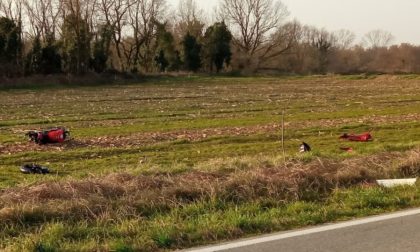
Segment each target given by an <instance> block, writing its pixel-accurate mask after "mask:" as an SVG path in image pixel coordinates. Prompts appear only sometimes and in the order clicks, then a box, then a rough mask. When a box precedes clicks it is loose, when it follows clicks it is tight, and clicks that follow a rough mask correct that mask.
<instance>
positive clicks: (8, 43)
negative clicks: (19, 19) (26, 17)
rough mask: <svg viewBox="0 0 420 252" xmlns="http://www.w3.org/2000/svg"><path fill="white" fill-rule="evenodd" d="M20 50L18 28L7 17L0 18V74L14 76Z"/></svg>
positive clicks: (16, 71)
mask: <svg viewBox="0 0 420 252" xmlns="http://www.w3.org/2000/svg"><path fill="white" fill-rule="evenodd" d="M21 51H22V41H21V37H20V28H19V27H18V26H17V25H16V23H15V22H14V21H13V20H12V19H9V18H5V17H1V18H0V74H3V75H5V76H9V77H10V76H14V75H16V74H17V73H18V72H19V67H18V62H19V57H20V56H21Z"/></svg>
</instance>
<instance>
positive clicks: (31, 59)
mask: <svg viewBox="0 0 420 252" xmlns="http://www.w3.org/2000/svg"><path fill="white" fill-rule="evenodd" d="M41 62H42V45H41V39H40V37H39V36H36V37H35V39H34V40H33V42H32V49H31V51H30V52H29V53H28V55H27V56H26V67H25V69H26V71H25V72H26V74H33V73H35V74H36V73H40V72H41Z"/></svg>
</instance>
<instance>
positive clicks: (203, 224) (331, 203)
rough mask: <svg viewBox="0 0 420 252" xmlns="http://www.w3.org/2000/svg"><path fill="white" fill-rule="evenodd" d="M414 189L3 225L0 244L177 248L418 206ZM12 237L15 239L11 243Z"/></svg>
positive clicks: (89, 248)
mask: <svg viewBox="0 0 420 252" xmlns="http://www.w3.org/2000/svg"><path fill="white" fill-rule="evenodd" d="M419 190H420V187H400V188H395V189H384V188H369V189H361V188H352V189H347V190H338V191H335V192H333V193H332V195H331V196H330V197H329V198H327V199H326V200H325V201H323V202H306V201H299V202H293V203H287V204H283V203H279V202H278V201H275V200H271V199H266V200H262V201H254V202H247V203H244V204H239V205H238V204H230V203H224V202H219V201H212V202H196V203H192V204H187V205H184V206H181V207H179V208H175V209H172V210H170V211H168V212H164V213H156V214H154V215H152V216H150V217H148V218H132V217H125V218H122V220H117V221H114V220H102V221H97V222H85V221H80V222H75V223H69V222H68V221H65V220H57V221H51V222H48V223H47V224H45V225H42V226H41V227H39V228H37V227H36V226H38V225H36V224H35V225H33V226H32V227H31V226H30V225H29V224H19V225H15V226H8V225H5V226H2V236H3V237H1V238H2V239H1V240H2V244H9V245H10V244H13V245H10V246H8V247H7V248H8V249H10V250H12V251H74V250H77V251H92V250H96V249H101V250H113V251H151V250H161V249H177V248H184V247H186V246H198V245H202V244H205V243H209V242H216V241H220V240H226V239H234V238H239V237H243V236H250V235H256V234H262V233H267V232H275V231H283V230H289V229H292V228H298V227H304V226H313V225H318V224H321V223H326V222H336V221H342V220H349V219H353V218H357V217H362V216H368V215H374V214H380V213H384V212H390V211H396V210H399V209H403V208H408V207H418V206H420V198H419V195H420V194H419ZM31 230H32V231H31ZM28 231H30V232H29V234H28V233H23V234H22V232H28ZM7 234H9V235H7ZM11 234H16V235H17V236H16V237H15V238H11ZM19 234H21V235H19ZM14 241H16V242H14ZM37 249H38V250H37ZM40 249H43V250H40Z"/></svg>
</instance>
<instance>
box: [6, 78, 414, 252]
mask: <svg viewBox="0 0 420 252" xmlns="http://www.w3.org/2000/svg"><path fill="white" fill-rule="evenodd" d="M419 90H420V77H419V78H418V77H417V76H374V77H365V76H347V77H340V76H337V77H316V76H315V77H296V78H262V77H261V78H223V77H218V78H210V77H209V78H204V77H192V78H173V79H170V78H169V79H161V80H153V81H147V82H144V83H141V84H137V85H125V86H95V87H80V86H79V87H74V88H71V87H48V88H40V89H13V90H3V91H0V108H1V110H0V169H1V172H0V189H1V191H0V248H3V249H4V250H8V251H34V250H36V251H92V250H105V251H151V250H165V249H178V248H186V247H191V246H196V245H201V244H206V243H211V242H215V241H220V240H225V239H233V238H237V237H243V236H247V235H252V234H259V233H265V232H271V231H278V230H285V229H290V228H293V227H300V226H306V225H314V224H318V223H322V222H326V221H336V220H342V219H348V218H352V217H357V216H364V215H368V214H375V213H380V212H384V211H391V210H396V209H401V208H404V207H410V206H419V205H420V193H419V191H420V186H416V187H413V188H396V189H392V190H390V189H383V188H378V187H376V186H374V185H373V182H374V180H375V179H377V178H395V177H406V176H417V175H418V173H419V171H420V165H419V163H420V149H419V147H420V91H419ZM282 110H284V111H285V152H286V157H285V158H284V157H283V155H282V153H283V152H282V148H281V142H280V139H281V123H280V122H281V114H282ZM49 126H65V127H67V128H69V129H70V130H71V133H72V138H73V139H72V140H71V141H69V142H67V143H65V144H63V145H51V146H37V145H34V144H32V143H28V141H27V139H25V136H24V132H25V131H26V130H29V129H38V128H42V127H49ZM366 131H370V132H371V133H372V134H373V137H374V141H373V142H369V143H351V142H344V141H340V140H339V139H338V137H339V136H340V134H342V133H346V132H347V133H359V132H366ZM301 141H305V142H308V143H309V144H310V145H311V146H312V148H313V152H312V153H309V154H298V153H297V152H298V149H299V145H300V143H301ZM340 147H352V148H353V149H354V151H353V152H352V153H348V152H344V151H341V150H340ZM285 159H286V163H285V162H284V160H285ZM25 163H39V164H42V165H46V166H48V167H50V169H51V170H52V171H53V172H52V174H50V175H47V176H37V175H24V174H21V173H20V172H19V166H20V165H22V164H25Z"/></svg>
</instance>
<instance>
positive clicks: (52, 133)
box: [26, 127, 70, 145]
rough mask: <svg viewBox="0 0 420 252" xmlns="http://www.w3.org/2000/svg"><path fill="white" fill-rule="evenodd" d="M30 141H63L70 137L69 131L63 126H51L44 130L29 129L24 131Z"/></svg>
mask: <svg viewBox="0 0 420 252" xmlns="http://www.w3.org/2000/svg"><path fill="white" fill-rule="evenodd" d="M26 136H28V137H29V140H30V141H31V142H34V143H37V144H39V145H44V144H54V143H63V142H64V141H66V140H68V139H69V138H70V131H68V130H67V129H66V128H64V127H57V128H51V129H46V130H31V131H29V132H28V133H26Z"/></svg>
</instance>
